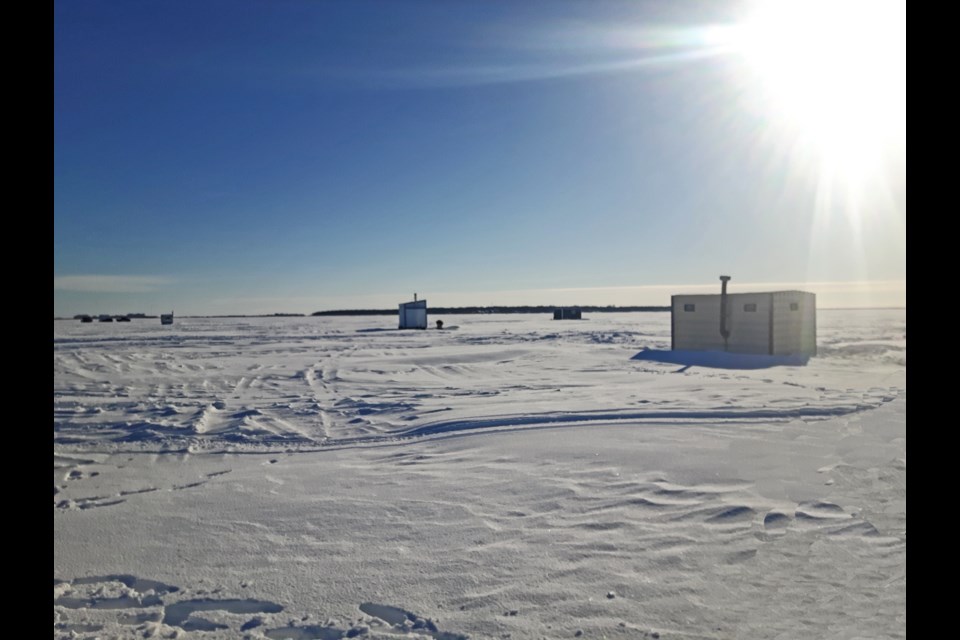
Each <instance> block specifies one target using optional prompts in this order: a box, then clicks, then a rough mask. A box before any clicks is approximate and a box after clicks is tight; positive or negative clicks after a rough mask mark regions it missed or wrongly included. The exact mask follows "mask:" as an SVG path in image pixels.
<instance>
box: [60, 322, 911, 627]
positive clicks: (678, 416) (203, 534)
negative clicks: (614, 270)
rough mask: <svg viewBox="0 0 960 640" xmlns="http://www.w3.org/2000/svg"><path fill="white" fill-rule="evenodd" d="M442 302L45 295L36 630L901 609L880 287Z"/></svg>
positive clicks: (823, 615)
mask: <svg viewBox="0 0 960 640" xmlns="http://www.w3.org/2000/svg"><path fill="white" fill-rule="evenodd" d="M439 317H440V318H441V319H442V320H443V321H444V324H445V326H446V327H448V329H444V330H442V331H437V330H435V329H430V330H427V331H399V330H396V318H395V317H392V316H390V317H386V316H383V317H376V316H374V317H342V318H332V317H331V318H312V317H307V318H235V319H199V318H198V319H192V318H177V320H176V322H175V324H174V325H172V326H161V325H160V323H159V320H134V321H133V322H130V323H120V324H118V323H104V324H101V323H96V322H95V323H92V324H81V323H80V322H79V321H55V322H54V616H55V624H54V635H55V637H131V638H132V637H144V636H145V635H147V636H151V635H152V636H156V637H192V636H194V635H196V636H198V637H205V638H206V637H209V638H215V637H223V638H234V637H244V636H249V637H251V638H265V637H266V638H285V637H290V638H339V637H354V636H361V635H366V637H384V638H396V637H397V636H398V635H402V636H404V637H408V638H416V637H424V638H430V637H433V638H461V637H464V636H469V637H471V638H501V637H506V634H511V637H514V638H527V637H535V638H540V637H547V638H567V637H575V636H576V634H577V633H578V632H582V633H581V635H582V636H583V637H608V638H609V637H623V638H638V637H639V638H643V637H661V638H670V637H683V638H773V637H782V638H792V637H798V638H799V637H804V638H806V637H811V636H814V635H822V636H826V637H846V638H853V637H870V638H877V637H903V636H905V634H906V312H905V311H903V310H863V311H831V310H821V311H819V312H818V345H819V355H818V356H817V357H814V358H811V359H810V360H809V362H808V363H807V364H806V365H805V366H792V365H790V364H783V363H782V362H780V361H775V360H774V361H771V360H769V359H764V358H754V359H747V360H744V359H729V360H726V361H725V360H724V359H722V358H720V359H712V360H711V359H708V360H704V359H703V358H701V357H697V356H695V355H691V354H687V355H685V354H680V356H679V357H676V356H677V354H670V353H669V348H670V314H669V313H621V314H600V313H595V314H589V317H588V318H587V319H585V320H582V321H554V320H552V319H550V318H548V317H543V316H533V315H520V314H516V315H512V314H511V315H469V316H439ZM435 319H436V318H432V319H431V320H435ZM706 364H709V365H711V366H704V365H706Z"/></svg>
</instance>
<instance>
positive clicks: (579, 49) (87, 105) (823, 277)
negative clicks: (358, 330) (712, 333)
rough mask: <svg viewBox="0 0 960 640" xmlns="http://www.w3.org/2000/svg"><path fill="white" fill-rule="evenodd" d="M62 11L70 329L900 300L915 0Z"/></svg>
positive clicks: (65, 309) (65, 288)
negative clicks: (183, 318) (713, 293)
mask: <svg viewBox="0 0 960 640" xmlns="http://www.w3.org/2000/svg"><path fill="white" fill-rule="evenodd" d="M771 7H773V8H772V9H771ZM54 19H55V23H54V46H55V48H54V71H55V78H54V142H55V147H54V185H55V189H54V201H55V210H54V315H56V316H69V315H73V314H76V313H127V312H146V313H159V312H162V311H169V310H170V309H174V310H175V311H176V312H177V313H181V314H191V313H195V314H207V313H210V314H213V313H272V312H305V313H309V312H312V311H316V310H321V309H335V308H349V307H355V306H363V307H390V306H393V305H394V304H396V303H398V302H402V301H405V300H407V299H409V298H411V296H412V294H413V292H415V291H416V292H418V293H420V295H421V297H426V298H427V299H428V300H429V302H430V303H431V304H433V305H438V306H455V305H467V304H514V303H516V304H522V303H529V304H552V303H557V304H569V303H580V304H623V305H631V304H668V302H669V295H670V293H681V292H688V291H692V290H693V287H696V286H699V285H708V286H709V287H713V288H716V289H719V284H718V280H717V276H719V275H720V274H721V273H728V274H730V275H732V276H733V278H734V279H733V281H732V283H731V290H732V291H738V290H740V289H738V288H737V285H738V284H739V283H750V284H751V285H752V286H754V287H759V288H762V287H763V285H764V284H765V283H770V286H771V287H776V288H781V286H780V285H784V284H788V285H789V287H787V288H808V289H810V290H814V291H819V292H826V291H830V292H832V294H831V295H833V296H834V298H835V300H834V298H831V299H829V300H828V301H827V303H828V305H829V306H875V305H881V306H886V305H897V306H899V305H904V304H905V296H906V231H905V223H906V142H905V135H906V124H905V113H906V97H905V86H906V71H905V64H906V48H905V46H906V45H905V7H904V5H903V3H896V2H894V3H885V2H882V1H877V2H856V1H853V0H850V1H849V2H848V1H845V0H837V1H836V2H820V1H818V0H810V1H808V2H804V3H792V2H789V1H788V0H785V1H783V2H776V3H758V2H746V1H741V2H719V1H718V2H696V1H692V0H691V1H689V2H644V1H633V2H604V1H599V2H569V3H567V2H562V1H558V0H550V1H544V2H538V1H536V0H525V1H524V2H509V1H502V2H501V1H496V0H492V1H491V0H484V1H477V2H470V1H467V0H458V1H454V2H438V1H436V0H427V1H422V2H421V1H416V0H409V1H394V0H384V1H382V2H371V1H366V0H351V1H349V2H348V1H345V0H344V1H338V0H330V1H322V0H275V1H266V0H263V1H248V0H230V1H223V2H221V1H216V0H205V1H203V2H193V1H185V0H162V1H151V0H145V1H142V2H128V1H126V0H114V1H103V0H84V1H83V2H75V1H72V0H71V1H66V2H64V1H60V0H57V1H56V2H55V4H54ZM847 289H849V290H850V291H851V292H852V291H857V292H859V293H856V294H854V293H851V294H850V296H849V297H848V298H846V297H844V294H842V293H839V294H838V293H837V292H838V291H840V292H842V291H845V290H847ZM571 291H572V292H573V293H571ZM891 291H893V292H894V293H891ZM571 298H572V299H571ZM824 303H825V300H824V299H823V298H821V299H820V304H821V305H823V306H826V305H825V304H824Z"/></svg>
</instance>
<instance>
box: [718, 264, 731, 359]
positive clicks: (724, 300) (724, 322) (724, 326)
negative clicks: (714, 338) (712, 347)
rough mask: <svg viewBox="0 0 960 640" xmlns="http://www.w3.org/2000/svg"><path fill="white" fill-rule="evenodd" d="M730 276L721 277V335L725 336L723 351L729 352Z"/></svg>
mask: <svg viewBox="0 0 960 640" xmlns="http://www.w3.org/2000/svg"><path fill="white" fill-rule="evenodd" d="M729 280H730V276H720V282H721V283H722V284H721V285H720V335H721V336H723V350H724V351H727V350H729V345H728V344H727V343H728V341H729V340H730V327H728V326H727V314H728V313H729V311H730V306H729V305H728V304H727V282H729Z"/></svg>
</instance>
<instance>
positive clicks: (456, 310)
mask: <svg viewBox="0 0 960 640" xmlns="http://www.w3.org/2000/svg"><path fill="white" fill-rule="evenodd" d="M560 308H565V309H580V310H581V311H582V312H583V313H622V312H624V311H670V307H613V306H610V307H591V306H576V305H571V306H566V307H558V306H553V305H550V306H544V305H540V306H522V307H430V308H429V309H427V311H428V312H429V313H430V315H444V314H464V315H465V314H470V313H543V314H547V315H551V316H552V315H553V311H554V309H560ZM397 313H398V310H397V309H340V310H337V311H315V312H314V313H312V314H311V315H314V316H395V315H397Z"/></svg>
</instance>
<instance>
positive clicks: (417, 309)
mask: <svg viewBox="0 0 960 640" xmlns="http://www.w3.org/2000/svg"><path fill="white" fill-rule="evenodd" d="M400 328H401V329H426V328H427V301H426V300H417V294H413V302H402V303H400Z"/></svg>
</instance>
